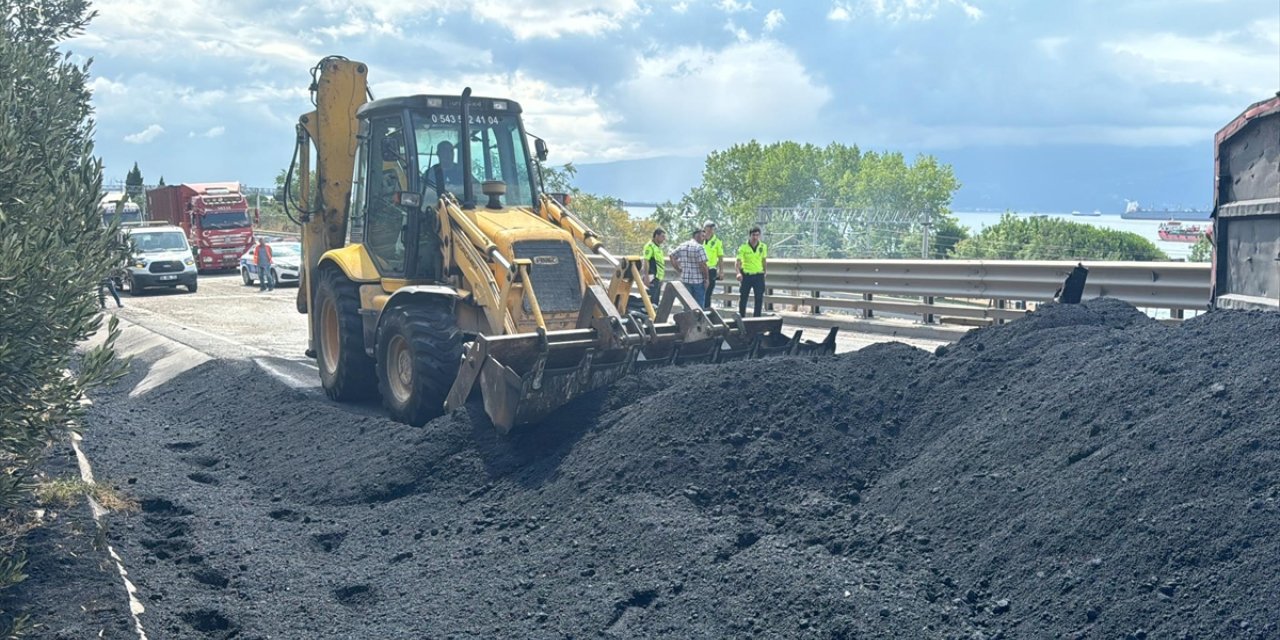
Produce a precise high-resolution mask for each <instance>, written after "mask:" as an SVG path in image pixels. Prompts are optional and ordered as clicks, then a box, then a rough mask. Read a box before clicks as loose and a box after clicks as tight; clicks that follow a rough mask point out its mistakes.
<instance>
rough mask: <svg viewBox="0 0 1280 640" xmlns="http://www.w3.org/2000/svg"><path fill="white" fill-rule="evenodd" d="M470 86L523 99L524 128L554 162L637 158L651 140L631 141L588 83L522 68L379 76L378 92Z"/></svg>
mask: <svg viewBox="0 0 1280 640" xmlns="http://www.w3.org/2000/svg"><path fill="white" fill-rule="evenodd" d="M464 85H467V86H470V87H472V89H473V90H474V91H475V93H476V95H482V96H491V97H504V98H509V99H511V100H514V101H516V102H518V103H520V106H521V108H522V109H523V117H524V122H525V128H526V129H527V130H528V131H529V133H532V134H535V135H538V136H540V137H542V138H544V139H546V141H547V143H548V145H549V146H550V147H551V162H553V163H555V164H562V163H565V162H582V161H589V162H598V161H607V160H622V159H626V158H634V157H637V156H638V155H640V154H642V153H644V151H645V149H646V148H647V147H648V144H636V143H632V142H629V141H628V140H626V139H625V138H624V137H623V136H621V135H619V134H618V133H617V132H616V131H615V130H614V127H615V125H616V124H617V122H618V118H619V116H618V115H617V114H616V112H615V111H614V110H613V109H609V108H607V107H605V106H604V105H603V104H601V101H600V99H599V97H598V96H597V94H596V93H595V92H594V91H593V90H591V89H587V88H582V87H566V86H562V85H558V84H555V83H552V82H547V81H545V80H542V79H540V78H536V77H534V76H531V75H529V74H527V73H525V72H523V71H515V72H513V73H509V74H502V73H491V74H480V75H467V76H465V77H464V76H452V77H448V76H441V75H440V74H438V73H425V74H423V75H422V76H421V77H418V78H397V79H392V80H382V81H375V82H374V84H373V87H372V88H373V91H374V94H375V95H383V96H400V95H414V94H421V93H450V94H452V93H456V92H457V90H458V87H461V86H464Z"/></svg>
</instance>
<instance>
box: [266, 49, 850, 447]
mask: <svg viewBox="0 0 1280 640" xmlns="http://www.w3.org/2000/svg"><path fill="white" fill-rule="evenodd" d="M367 76H368V68H367V66H366V65H364V64H362V63H359V62H355V61H351V60H347V59H345V58H341V57H329V58H325V59H324V60H322V61H321V62H320V63H319V64H318V65H317V66H316V67H315V68H314V69H313V70H312V80H313V82H312V85H311V94H312V99H313V102H314V104H315V107H316V108H315V110H314V111H312V112H310V113H307V114H305V115H303V116H302V117H301V118H300V121H299V124H298V127H297V134H298V135H297V148H296V149H295V154H294V159H293V162H291V163H290V169H289V180H288V181H287V182H286V184H292V182H293V176H294V175H296V176H297V177H298V188H297V189H296V191H297V192H298V193H296V194H294V193H292V191H293V190H291V189H286V197H285V200H286V207H287V210H289V211H290V212H292V213H296V214H298V221H299V223H300V224H301V226H302V230H303V231H302V252H303V261H302V265H301V266H302V272H301V279H302V286H300V287H299V289H298V310H299V311H300V312H302V313H308V314H310V319H311V322H310V323H309V326H310V342H309V344H310V348H309V350H308V354H309V355H311V356H312V357H314V358H316V361H317V364H318V366H319V368H320V379H321V382H322V385H323V387H324V390H325V392H326V393H327V394H328V395H329V397H331V398H333V399H335V400H340V401H342V400H352V399H359V398H365V397H369V396H372V395H373V394H375V393H378V394H380V395H381V396H382V400H383V403H384V404H385V405H386V407H387V409H388V411H389V412H390V414H391V415H392V417H394V418H395V419H397V420H400V421H403V422H407V423H409V424H413V425H421V424H422V423H424V422H426V421H427V420H429V419H431V418H433V417H436V416H439V415H441V414H442V413H443V412H444V411H446V410H448V409H451V408H454V407H458V406H461V405H462V404H463V403H465V402H466V401H467V399H468V397H469V396H471V395H472V393H473V392H474V390H475V389H476V387H477V385H478V387H479V391H480V393H481V395H482V397H483V400H484V407H485V411H486V413H488V415H489V417H490V418H491V419H492V421H493V424H494V426H495V427H497V429H498V430H500V431H502V432H504V433H505V432H507V431H509V430H510V429H511V428H512V427H514V426H516V425H520V424H525V423H529V422H534V421H536V420H538V419H539V418H542V417H544V416H545V415H546V414H547V413H549V412H550V411H552V410H554V409H555V408H557V407H559V406H561V405H563V404H565V403H566V402H568V401H570V400H571V399H573V398H574V397H576V396H579V395H581V394H583V393H586V392H588V391H591V390H593V389H597V388H600V387H602V386H605V385H608V384H610V383H612V382H613V381H615V380H617V379H618V378H619V377H621V376H624V375H626V374H627V373H629V372H632V371H636V370H638V369H640V368H643V367H647V366H658V365H672V364H682V363H689V362H720V361H725V360H731V359H735V358H749V357H760V356H765V355H770V354H777V353H792V354H794V353H802V352H804V353H812V352H822V351H828V352H829V351H834V347H835V334H834V331H833V332H832V333H831V334H829V335H828V336H827V340H825V341H824V342H822V343H812V342H803V343H802V342H801V341H800V336H799V334H796V335H794V336H790V337H788V336H785V335H783V333H782V330H781V329H782V324H781V320H780V319H779V318H777V317H766V318H751V319H744V318H741V317H738V316H737V315H736V314H732V313H725V312H717V311H713V310H704V309H702V308H701V307H700V306H699V304H698V303H697V301H695V300H693V298H692V297H691V296H690V294H689V292H688V290H687V289H685V288H684V287H683V286H682V285H680V284H679V283H667V284H665V285H664V289H663V292H662V294H661V299H660V300H650V299H649V297H648V295H647V294H646V292H645V288H644V287H643V286H640V285H639V281H640V278H641V276H640V265H641V261H640V258H639V257H636V256H627V257H618V256H614V255H612V254H611V253H609V252H608V251H606V250H605V248H604V246H603V243H602V241H601V238H599V237H597V236H596V234H595V233H593V232H592V231H591V230H590V229H589V228H588V227H587V226H586V225H584V224H583V223H582V221H581V220H580V219H579V218H577V217H576V216H575V215H574V214H573V213H571V212H570V211H569V210H568V209H567V208H566V207H565V206H563V205H561V204H560V203H559V202H558V201H556V200H555V199H553V198H551V197H549V196H548V195H547V194H545V193H543V192H542V190H541V189H539V188H538V187H539V184H540V180H539V174H538V173H537V171H536V169H535V164H534V163H533V162H532V159H531V154H530V150H529V148H528V145H527V144H526V141H527V140H528V139H529V138H530V137H531V136H527V135H526V133H525V130H524V125H523V122H522V120H521V109H520V105H519V104H517V103H516V102H513V101H511V100H506V99H492V98H481V97H474V96H472V95H471V91H470V89H467V90H465V91H463V92H462V94H461V95H460V96H457V95H455V96H442V95H418V96H410V97H399V98H388V99H382V100H376V101H372V102H370V101H368V100H366V98H367V97H368V98H370V99H371V95H370V94H369V91H368V79H367ZM535 140H536V144H535V153H534V154H532V155H533V156H536V157H537V158H538V159H540V160H545V158H546V145H545V143H543V141H542V140H541V139H536V138H535ZM313 147H314V153H315V169H316V173H315V175H316V180H317V182H318V183H319V184H315V185H313V184H311V181H310V176H311V162H312V159H311V154H312V149H313ZM477 189H478V190H479V191H480V194H481V196H482V199H481V200H479V201H477V198H476V193H475V192H476V190H477ZM585 251H590V252H593V253H594V254H596V255H598V256H601V257H602V258H603V259H604V262H606V263H607V264H608V265H609V267H608V271H609V273H608V277H607V278H606V277H602V275H601V273H599V272H598V271H597V269H596V268H595V266H594V265H593V264H592V262H591V261H590V260H588V259H587V257H586V254H585ZM629 309H630V310H629Z"/></svg>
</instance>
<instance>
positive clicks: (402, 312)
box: [378, 299, 462, 427]
mask: <svg viewBox="0 0 1280 640" xmlns="http://www.w3.org/2000/svg"><path fill="white" fill-rule="evenodd" d="M387 313H388V315H387V316H386V318H384V319H383V323H382V327H381V328H380V329H379V330H378V391H379V392H381V393H382V404H383V405H384V406H386V408H387V412H388V413H390V414H391V417H392V418H393V419H395V420H398V421H400V422H404V423H407V424H411V425H413V426H415V427H420V426H422V425H423V424H426V422H427V421H428V420H430V419H432V418H436V417H439V416H440V415H441V414H443V413H444V399H445V396H447V395H449V388H450V387H452V386H453V380H454V378H456V377H457V376H458V369H459V367H460V366H461V363H462V332H460V331H458V323H457V319H456V318H455V317H454V315H453V309H452V303H451V301H448V300H443V299H442V300H432V301H430V302H427V303H419V304H412V305H406V306H403V307H397V308H396V309H393V310H391V311H389V312H387Z"/></svg>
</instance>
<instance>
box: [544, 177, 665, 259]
mask: <svg viewBox="0 0 1280 640" xmlns="http://www.w3.org/2000/svg"><path fill="white" fill-rule="evenodd" d="M540 170H541V172H542V183H543V187H544V188H545V189H546V191H547V192H548V193H564V194H567V195H568V196H569V205H568V206H569V210H570V211H572V212H573V213H574V215H576V216H578V217H579V218H581V219H582V221H583V222H584V223H586V224H587V226H588V227H590V228H591V229H592V230H593V231H595V232H596V233H598V234H600V237H601V238H602V239H603V240H604V243H605V246H606V247H608V248H609V249H610V250H611V251H613V252H614V253H618V254H633V253H639V252H640V249H641V248H642V247H644V243H645V242H648V241H649V236H650V232H649V231H647V230H646V227H647V226H648V225H646V224H645V223H644V222H643V221H641V220H635V219H633V218H632V217H631V214H629V213H627V210H626V208H624V207H623V206H622V200H620V199H618V198H614V197H610V196H601V195H596V194H592V193H587V192H585V191H583V190H581V189H579V188H577V187H576V186H574V185H573V178H574V176H575V175H577V173H578V170H577V168H576V167H574V166H573V163H569V164H565V165H564V166H562V167H560V168H556V167H552V166H545V165H544V166H541V167H540Z"/></svg>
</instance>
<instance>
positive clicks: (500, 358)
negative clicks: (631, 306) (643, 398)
mask: <svg viewBox="0 0 1280 640" xmlns="http://www.w3.org/2000/svg"><path fill="white" fill-rule="evenodd" d="M600 345H601V342H600V341H599V340H598V339H597V337H596V334H595V332H593V331H592V330H591V329H570V330H565V331H550V332H546V333H545V334H541V333H539V334H518V335H509V336H492V337H488V336H477V338H476V341H475V342H474V343H472V346H471V348H470V350H469V351H468V353H467V354H466V357H465V358H464V359H463V365H462V371H461V373H460V374H459V376H458V380H457V381H456V382H455V383H454V387H453V391H451V392H450V394H449V399H448V401H446V405H445V406H446V407H449V408H453V407H457V406H462V404H463V403H465V402H466V396H467V395H468V393H469V392H470V390H471V387H472V385H473V383H474V382H476V381H477V379H478V382H479V384H480V392H481V394H482V396H483V398H484V409H485V413H487V414H488V415H489V419H490V420H492V421H493V425H494V427H496V428H497V429H498V431H499V432H501V433H503V434H507V433H509V432H510V431H511V429H512V428H513V427H515V426H516V425H521V424H526V423H529V422H535V421H537V420H539V419H541V418H544V417H546V416H547V414H549V413H551V412H552V411H554V410H556V409H557V408H559V407H560V406H562V405H564V404H565V403H567V402H569V401H570V400H573V399H574V398H576V397H578V396H580V395H582V394H584V393H587V392H590V391H593V390H595V389H599V388H601V387H605V386H608V385H610V384H612V383H613V382H615V381H616V380H618V379H619V378H621V377H622V376H625V375H627V373H629V372H630V371H631V369H632V367H633V366H634V364H635V361H636V354H637V349H636V348H635V347H622V348H601V346H600Z"/></svg>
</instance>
